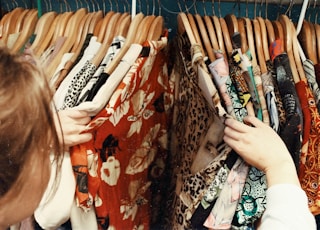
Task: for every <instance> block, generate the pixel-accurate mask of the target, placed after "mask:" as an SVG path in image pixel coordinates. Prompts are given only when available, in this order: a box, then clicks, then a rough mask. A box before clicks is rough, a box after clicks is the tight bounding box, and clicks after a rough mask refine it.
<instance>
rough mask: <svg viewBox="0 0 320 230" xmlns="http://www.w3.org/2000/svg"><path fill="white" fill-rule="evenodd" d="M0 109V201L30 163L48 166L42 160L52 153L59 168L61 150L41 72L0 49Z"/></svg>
mask: <svg viewBox="0 0 320 230" xmlns="http://www.w3.org/2000/svg"><path fill="white" fill-rule="evenodd" d="M0 108H1V109H0V185H1V186H0V197H2V196H3V195H4V194H6V193H7V192H8V191H9V190H10V189H11V188H12V187H13V186H18V187H17V188H19V187H22V186H23V180H24V178H25V177H26V176H27V175H28V171H27V170H28V167H26V165H27V164H30V163H31V164H32V162H30V161H32V159H33V160H34V159H38V160H40V161H43V162H48V161H45V159H46V158H48V157H49V154H50V153H51V152H52V153H53V154H54V155H55V160H56V161H57V163H58V165H61V161H62V153H63V151H62V150H63V146H61V145H60V144H59V139H58V135H57V132H56V128H55V123H54V116H53V110H54V107H53V104H52V91H51V89H50V87H49V84H48V82H47V79H46V76H45V74H44V72H43V70H42V69H41V68H40V67H39V66H37V64H36V63H35V62H30V60H29V61H28V60H27V59H26V58H25V57H23V56H20V55H14V54H10V53H9V51H8V50H7V49H4V48H1V49H0ZM34 154H36V155H34ZM35 157H36V158H35ZM48 167H49V165H48ZM57 171H58V170H57ZM39 177H41V175H39Z"/></svg>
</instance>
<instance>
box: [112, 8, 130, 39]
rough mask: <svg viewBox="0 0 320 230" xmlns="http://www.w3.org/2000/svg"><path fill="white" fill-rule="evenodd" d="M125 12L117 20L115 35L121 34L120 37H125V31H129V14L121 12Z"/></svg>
mask: <svg viewBox="0 0 320 230" xmlns="http://www.w3.org/2000/svg"><path fill="white" fill-rule="evenodd" d="M123 14H125V15H124V17H123V18H122V19H121V21H120V20H119V25H117V28H116V31H115V35H116V36H118V35H119V36H122V37H127V33H128V31H129V27H130V24H131V15H130V14H128V13H123Z"/></svg>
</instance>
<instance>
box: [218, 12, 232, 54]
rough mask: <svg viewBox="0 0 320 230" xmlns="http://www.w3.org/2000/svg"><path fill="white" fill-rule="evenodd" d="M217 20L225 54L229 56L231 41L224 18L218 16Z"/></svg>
mask: <svg viewBox="0 0 320 230" xmlns="http://www.w3.org/2000/svg"><path fill="white" fill-rule="evenodd" d="M219 21H220V25H221V31H222V35H223V41H224V45H225V47H226V54H227V57H230V54H231V53H232V50H233V48H232V42H231V37H230V34H229V30H228V26H227V23H226V21H225V20H224V18H219Z"/></svg>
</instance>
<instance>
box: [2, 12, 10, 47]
mask: <svg viewBox="0 0 320 230" xmlns="http://www.w3.org/2000/svg"><path fill="white" fill-rule="evenodd" d="M9 17H10V13H6V14H5V15H4V16H3V17H2V18H1V21H0V45H1V46H5V45H6V42H5V36H6V35H7V34H6V32H5V25H6V23H7V20H8V18H9Z"/></svg>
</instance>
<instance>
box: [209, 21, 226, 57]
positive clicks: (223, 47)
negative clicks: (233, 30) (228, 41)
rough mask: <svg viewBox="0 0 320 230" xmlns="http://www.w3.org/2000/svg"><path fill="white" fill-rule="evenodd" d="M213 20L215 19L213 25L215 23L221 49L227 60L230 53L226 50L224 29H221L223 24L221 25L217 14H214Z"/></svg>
mask: <svg viewBox="0 0 320 230" xmlns="http://www.w3.org/2000/svg"><path fill="white" fill-rule="evenodd" d="M212 21H213V25H214V28H215V31H216V35H217V40H218V45H219V49H220V50H221V51H222V53H223V56H224V58H225V60H227V58H228V54H227V52H226V48H225V45H224V39H223V34H222V29H221V25H220V20H219V18H218V17H217V16H216V15H213V16H212Z"/></svg>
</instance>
